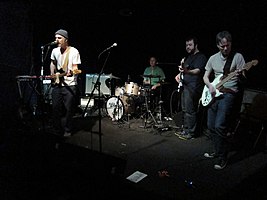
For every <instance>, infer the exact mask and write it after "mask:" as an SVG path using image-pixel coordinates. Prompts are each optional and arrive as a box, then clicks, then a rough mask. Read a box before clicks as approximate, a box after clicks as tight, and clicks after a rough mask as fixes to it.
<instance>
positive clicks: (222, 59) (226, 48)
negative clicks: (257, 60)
mask: <svg viewBox="0 0 267 200" xmlns="http://www.w3.org/2000/svg"><path fill="white" fill-rule="evenodd" d="M216 45H217V47H218V50H219V51H218V52H217V53H215V54H213V55H211V56H210V58H209V59H208V62H207V64H206V66H205V74H204V76H203V80H204V83H205V85H206V86H205V87H207V88H208V92H209V93H210V94H211V96H212V97H214V98H213V101H212V102H211V103H210V104H209V106H208V107H207V128H208V130H209V133H210V136H211V137H212V140H211V141H212V142H213V147H214V148H212V151H210V152H206V153H204V157H206V158H216V160H215V163H214V169H216V170H221V169H224V168H225V167H226V165H227V160H228V152H229V149H230V148H229V146H228V145H229V143H228V140H227V133H228V132H229V131H230V129H231V128H232V127H231V125H232V124H233V123H231V122H232V121H234V120H236V119H235V116H236V115H237V113H238V112H239V111H240V109H238V108H239V107H240V106H239V105H237V103H238V104H239V101H237V100H239V97H240V96H241V95H240V91H241V90H240V89H241V88H240V82H239V81H240V78H241V77H240V76H242V72H243V71H244V68H245V66H246V63H245V59H244V57H243V55H242V54H241V53H239V52H234V51H232V35H231V34H230V33H229V32H228V31H222V32H219V33H218V34H217V35H216ZM252 65H253V64H252ZM213 74H214V77H215V79H216V78H218V77H220V76H224V77H230V78H229V80H228V81H226V82H224V83H223V84H222V85H221V87H220V92H221V95H220V96H218V97H215V96H216V92H217V86H214V85H213V84H212V81H213V80H212V78H211V77H212V75H213ZM215 79H214V80H215ZM202 101H203V99H202Z"/></svg>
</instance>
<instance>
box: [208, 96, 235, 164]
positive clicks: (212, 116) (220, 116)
mask: <svg viewBox="0 0 267 200" xmlns="http://www.w3.org/2000/svg"><path fill="white" fill-rule="evenodd" d="M235 98H236V94H231V93H224V94H223V95H221V96H220V97H218V98H216V100H215V101H214V102H213V103H212V104H211V105H210V106H209V108H208V119H207V126H208V129H209V131H210V133H211V137H212V141H213V144H214V150H215V153H216V155H217V156H218V157H219V158H222V159H226V158H227V154H228V150H229V149H228V143H227V132H228V128H229V127H228V126H229V124H230V122H229V120H230V119H231V114H232V111H233V110H234V103H235Z"/></svg>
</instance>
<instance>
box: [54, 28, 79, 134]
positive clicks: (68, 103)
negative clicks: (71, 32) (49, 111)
mask: <svg viewBox="0 0 267 200" xmlns="http://www.w3.org/2000/svg"><path fill="white" fill-rule="evenodd" d="M55 42H56V43H57V47H56V48H54V49H53V50H52V52H51V56H50V59H51V63H50V74H51V77H53V78H55V84H54V87H53V90H52V107H53V118H52V119H53V121H52V122H53V128H54V130H53V133H54V134H56V135H58V136H64V137H69V136H71V134H72V131H73V116H74V114H75V111H76V107H77V103H78V92H79V90H78V87H77V85H78V81H77V78H78V74H79V73H80V72H81V71H80V70H79V69H78V65H79V64H81V59H80V53H79V51H78V50H77V49H76V48H75V47H72V46H70V45H69V36H68V32H67V31H66V30H63V29H59V30H58V31H56V32H55Z"/></svg>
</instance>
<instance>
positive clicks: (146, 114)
mask: <svg viewBox="0 0 267 200" xmlns="http://www.w3.org/2000/svg"><path fill="white" fill-rule="evenodd" d="M147 96H148V95H147V93H146V94H145V107H146V113H145V120H144V121H145V122H144V126H141V127H142V128H148V127H147V119H148V117H149V116H150V117H151V118H152V119H153V122H154V124H157V125H158V122H157V121H156V119H155V117H154V116H153V114H152V112H151V110H150V109H149V105H148V101H147Z"/></svg>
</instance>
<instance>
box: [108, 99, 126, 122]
mask: <svg viewBox="0 0 267 200" xmlns="http://www.w3.org/2000/svg"><path fill="white" fill-rule="evenodd" d="M106 110H107V113H108V115H109V116H110V117H111V119H112V120H119V119H121V118H122V116H123V115H124V112H125V109H124V105H123V102H122V100H121V99H120V98H118V97H110V98H109V99H108V100H107V103H106Z"/></svg>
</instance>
